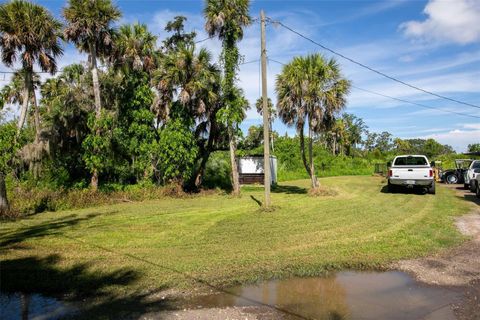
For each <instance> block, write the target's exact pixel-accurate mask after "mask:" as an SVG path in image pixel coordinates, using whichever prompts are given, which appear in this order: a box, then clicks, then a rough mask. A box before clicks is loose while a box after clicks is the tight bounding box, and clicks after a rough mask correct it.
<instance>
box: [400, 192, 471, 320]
mask: <svg viewBox="0 0 480 320" xmlns="http://www.w3.org/2000/svg"><path fill="white" fill-rule="evenodd" d="M446 187H448V188H452V189H455V190H456V191H457V196H458V197H461V198H463V199H465V200H471V202H472V208H473V209H472V212H471V213H470V214H467V215H465V216H462V217H459V218H457V219H456V221H455V225H456V226H457V228H458V230H459V231H460V232H461V233H462V234H464V235H466V236H469V237H471V240H469V241H467V242H465V243H464V244H462V245H460V246H458V247H456V248H452V249H450V250H446V251H444V252H441V253H439V254H437V255H434V256H430V257H426V258H420V259H413V260H403V261H399V262H397V263H395V264H393V265H392V268H393V269H398V270H401V271H405V272H408V273H410V274H413V275H414V276H415V277H416V279H417V280H418V281H421V282H425V283H428V284H435V285H441V286H455V287H457V288H459V289H460V290H461V291H462V292H463V299H462V301H461V302H460V303H458V304H454V305H452V308H453V310H454V312H455V315H456V317H457V318H458V319H460V320H480V207H479V205H480V202H479V201H478V199H476V198H475V196H474V195H473V196H472V194H471V193H469V192H468V191H464V190H463V189H462V188H460V187H458V185H453V186H452V185H447V186H446Z"/></svg>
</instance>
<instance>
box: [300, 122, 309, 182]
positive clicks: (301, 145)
mask: <svg viewBox="0 0 480 320" xmlns="http://www.w3.org/2000/svg"><path fill="white" fill-rule="evenodd" d="M303 128H304V127H303V125H302V127H301V129H300V130H299V132H298V135H299V138H300V154H301V155H302V161H303V165H304V167H305V170H307V173H308V176H309V177H311V175H310V167H309V165H308V163H307V156H306V155H305V136H304V134H303Z"/></svg>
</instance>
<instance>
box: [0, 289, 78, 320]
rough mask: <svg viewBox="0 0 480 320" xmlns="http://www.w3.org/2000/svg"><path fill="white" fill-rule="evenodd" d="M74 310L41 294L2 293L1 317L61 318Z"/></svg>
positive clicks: (0, 294) (0, 298) (0, 300)
mask: <svg viewBox="0 0 480 320" xmlns="http://www.w3.org/2000/svg"><path fill="white" fill-rule="evenodd" d="M74 311H75V310H74V308H73V307H71V306H69V305H68V304H66V303H64V302H61V301H59V300H57V299H54V298H49V297H45V296H42V295H40V294H22V293H10V294H7V293H0V319H8V320H16V319H20V320H26V319H29V320H30V319H32V320H33V319H34V320H43V319H61V318H63V317H65V316H67V315H69V314H73V313H74Z"/></svg>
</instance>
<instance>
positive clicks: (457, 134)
mask: <svg viewBox="0 0 480 320" xmlns="http://www.w3.org/2000/svg"><path fill="white" fill-rule="evenodd" d="M423 138H425V139H429V138H433V139H435V140H437V141H438V142H440V143H442V144H448V145H451V146H452V147H453V148H454V149H455V150H457V151H458V152H463V151H466V150H467V145H469V144H472V143H478V142H479V141H480V129H475V130H461V129H455V130H451V131H449V132H445V133H434V134H430V135H427V136H425V137H423Z"/></svg>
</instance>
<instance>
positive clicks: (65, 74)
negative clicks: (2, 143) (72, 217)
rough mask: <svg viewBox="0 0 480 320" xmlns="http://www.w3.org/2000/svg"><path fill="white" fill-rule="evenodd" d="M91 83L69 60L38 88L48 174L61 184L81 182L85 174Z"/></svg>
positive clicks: (83, 68) (78, 66)
mask: <svg viewBox="0 0 480 320" xmlns="http://www.w3.org/2000/svg"><path fill="white" fill-rule="evenodd" d="M91 85H92V84H91V76H89V72H88V71H87V70H86V68H85V67H84V66H83V65H81V64H72V65H69V66H67V67H65V68H63V70H62V73H61V74H60V75H59V76H57V77H55V78H50V79H48V80H46V81H45V82H44V83H43V84H42V86H41V89H40V91H41V94H42V99H41V101H40V103H41V105H42V110H43V111H44V113H43V114H42V118H43V119H44V123H45V130H46V134H47V136H48V140H49V146H50V157H49V159H50V164H51V167H50V175H51V177H52V179H53V180H55V182H56V183H57V184H60V185H64V184H69V183H73V182H78V181H82V182H83V179H84V177H85V176H86V175H88V171H87V170H86V168H85V164H84V162H83V161H82V157H83V150H82V142H83V141H84V140H85V138H86V137H87V136H88V135H89V134H90V129H89V127H88V117H89V114H91V113H92V112H93V110H94V107H93V105H92V101H93V92H92V90H89V88H91ZM59 172H62V173H63V174H58V173H59ZM57 178H58V179H62V180H58V179H57Z"/></svg>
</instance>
